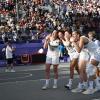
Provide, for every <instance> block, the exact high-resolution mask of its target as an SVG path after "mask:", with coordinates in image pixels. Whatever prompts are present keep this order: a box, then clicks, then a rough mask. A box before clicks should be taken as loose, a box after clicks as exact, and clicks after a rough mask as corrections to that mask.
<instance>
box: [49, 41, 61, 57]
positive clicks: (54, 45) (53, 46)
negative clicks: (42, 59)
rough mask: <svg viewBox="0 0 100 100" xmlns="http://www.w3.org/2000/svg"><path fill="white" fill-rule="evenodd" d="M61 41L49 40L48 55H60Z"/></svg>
mask: <svg viewBox="0 0 100 100" xmlns="http://www.w3.org/2000/svg"><path fill="white" fill-rule="evenodd" d="M59 42H60V41H59V40H58V39H56V40H53V41H50V42H49V44H48V51H47V56H49V57H53V56H56V57H57V56H58V57H59Z"/></svg>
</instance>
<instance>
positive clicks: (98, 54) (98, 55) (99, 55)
mask: <svg viewBox="0 0 100 100" xmlns="http://www.w3.org/2000/svg"><path fill="white" fill-rule="evenodd" d="M92 59H94V60H96V61H98V62H100V53H97V52H96V53H94V54H93V55H92V56H91V58H90V60H92Z"/></svg>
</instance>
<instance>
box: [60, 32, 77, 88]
mask: <svg viewBox="0 0 100 100" xmlns="http://www.w3.org/2000/svg"><path fill="white" fill-rule="evenodd" d="M71 35H72V34H71V32H70V31H68V30H67V31H65V33H64V39H62V42H63V44H64V46H65V47H66V50H67V51H68V55H69V57H70V79H69V82H68V84H66V85H65V88H67V89H71V88H72V81H73V77H74V68H75V69H76V70H77V72H78V73H79V71H78V57H79V53H78V52H77V51H76V50H75V48H74V47H73V45H72V44H71V42H70V38H71Z"/></svg>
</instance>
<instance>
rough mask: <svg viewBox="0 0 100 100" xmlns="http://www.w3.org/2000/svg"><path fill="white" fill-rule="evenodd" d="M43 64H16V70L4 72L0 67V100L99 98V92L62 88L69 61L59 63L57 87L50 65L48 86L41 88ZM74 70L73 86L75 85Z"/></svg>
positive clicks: (65, 80) (76, 79)
mask: <svg viewBox="0 0 100 100" xmlns="http://www.w3.org/2000/svg"><path fill="white" fill-rule="evenodd" d="M44 69H45V65H44V64H38V65H25V66H16V67H15V70H16V72H14V73H11V72H5V71H4V70H5V68H4V67H3V68H0V100H100V92H97V93H94V94H92V95H84V94H82V93H72V92H71V91H70V90H67V89H65V88H64V85H65V84H66V83H67V82H68V78H69V63H62V64H60V65H59V80H58V88H57V89H53V88H52V85H53V70H52V67H51V80H50V88H49V89H47V90H42V89H41V88H42V86H43V85H44V82H45V71H44ZM77 83H78V75H77V73H76V72H75V77H74V81H73V88H75V87H76V86H77Z"/></svg>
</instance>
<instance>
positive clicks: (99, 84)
mask: <svg viewBox="0 0 100 100" xmlns="http://www.w3.org/2000/svg"><path fill="white" fill-rule="evenodd" d="M95 84H96V86H100V83H99V80H98V78H96V79H95Z"/></svg>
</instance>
